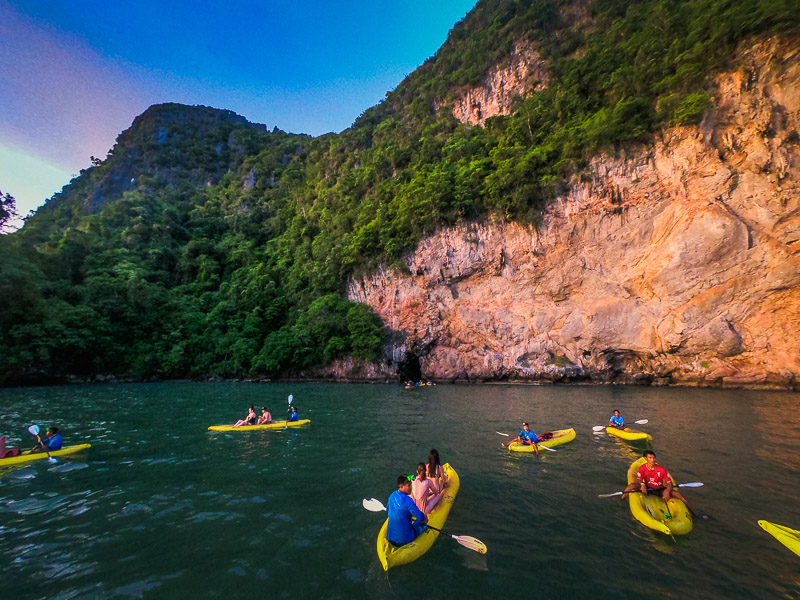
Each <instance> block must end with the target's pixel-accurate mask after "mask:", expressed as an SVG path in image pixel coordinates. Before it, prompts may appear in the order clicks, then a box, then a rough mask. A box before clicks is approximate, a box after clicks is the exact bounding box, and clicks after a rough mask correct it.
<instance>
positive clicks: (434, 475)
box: [427, 448, 447, 492]
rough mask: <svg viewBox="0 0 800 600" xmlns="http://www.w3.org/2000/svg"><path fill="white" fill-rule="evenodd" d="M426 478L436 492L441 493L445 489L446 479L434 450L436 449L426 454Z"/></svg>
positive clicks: (437, 454) (436, 452) (437, 453)
mask: <svg viewBox="0 0 800 600" xmlns="http://www.w3.org/2000/svg"><path fill="white" fill-rule="evenodd" d="M427 476H428V479H430V480H431V481H433V486H434V487H435V488H436V491H437V492H441V491H442V490H443V489H444V488H446V487H447V477H446V476H445V474H444V469H443V468H442V461H441V459H440V458H439V452H438V451H437V450H436V448H431V451H430V453H429V454H428V470H427Z"/></svg>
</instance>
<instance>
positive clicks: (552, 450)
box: [539, 444, 558, 452]
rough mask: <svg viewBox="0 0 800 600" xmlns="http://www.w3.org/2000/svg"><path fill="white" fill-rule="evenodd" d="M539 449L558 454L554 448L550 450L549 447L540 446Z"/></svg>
mask: <svg viewBox="0 0 800 600" xmlns="http://www.w3.org/2000/svg"><path fill="white" fill-rule="evenodd" d="M539 448H543V449H544V450H548V451H549V452H558V450H554V449H553V448H548V447H547V446H542V445H541V444H539Z"/></svg>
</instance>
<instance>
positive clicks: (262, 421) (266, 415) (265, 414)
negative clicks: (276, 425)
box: [256, 406, 272, 425]
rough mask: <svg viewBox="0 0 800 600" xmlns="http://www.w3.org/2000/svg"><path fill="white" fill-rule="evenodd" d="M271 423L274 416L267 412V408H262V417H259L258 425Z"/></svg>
mask: <svg viewBox="0 0 800 600" xmlns="http://www.w3.org/2000/svg"><path fill="white" fill-rule="evenodd" d="M270 423H272V415H271V414H270V412H269V411H268V410H267V407H266V406H262V407H261V416H260V417H258V421H257V422H256V425H269V424H270Z"/></svg>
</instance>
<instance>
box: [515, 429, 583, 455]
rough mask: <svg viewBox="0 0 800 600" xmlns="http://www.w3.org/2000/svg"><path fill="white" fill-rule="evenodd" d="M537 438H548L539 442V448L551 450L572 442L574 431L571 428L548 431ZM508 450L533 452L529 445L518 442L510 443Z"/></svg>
mask: <svg viewBox="0 0 800 600" xmlns="http://www.w3.org/2000/svg"><path fill="white" fill-rule="evenodd" d="M550 434H552V437H548V436H549V435H550ZM539 437H547V438H548V439H545V440H542V441H541V442H539V444H538V445H539V446H547V447H548V448H552V447H553V446H560V445H561V444H566V443H567V442H571V441H572V440H574V439H575V430H574V429H572V428H570V429H559V430H557V431H549V432H548V433H545V434H542V435H541V436H539ZM508 449H509V450H511V451H512V452H533V446H531V445H530V444H520V443H519V442H511V444H510V445H509V446H508Z"/></svg>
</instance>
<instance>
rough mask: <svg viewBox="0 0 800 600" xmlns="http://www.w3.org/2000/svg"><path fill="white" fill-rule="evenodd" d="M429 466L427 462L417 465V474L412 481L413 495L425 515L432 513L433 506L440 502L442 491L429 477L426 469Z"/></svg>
mask: <svg viewBox="0 0 800 600" xmlns="http://www.w3.org/2000/svg"><path fill="white" fill-rule="evenodd" d="M427 470H428V466H427V465H426V464H425V463H419V464H418V465H417V476H416V477H415V478H414V479H413V481H412V482H411V497H412V498H413V499H414V502H415V503H416V505H417V508H418V509H420V510H421V511H422V512H423V513H425V515H429V514H431V511H432V510H433V507H434V506H436V503H437V502H439V498H441V496H442V493H441V492H439V491H437V490H436V486H435V485H434V483H433V480H431V479H428V477H427V476H426V474H425V473H426V471H427Z"/></svg>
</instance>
